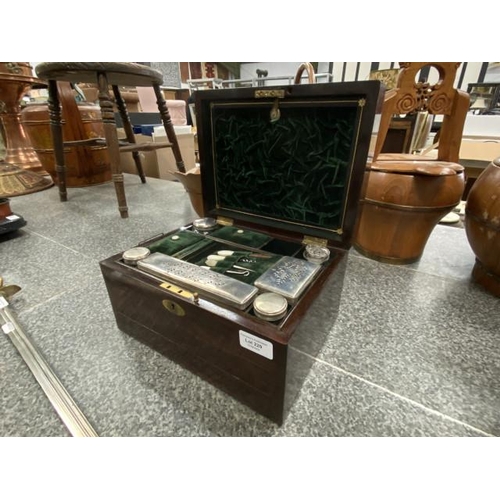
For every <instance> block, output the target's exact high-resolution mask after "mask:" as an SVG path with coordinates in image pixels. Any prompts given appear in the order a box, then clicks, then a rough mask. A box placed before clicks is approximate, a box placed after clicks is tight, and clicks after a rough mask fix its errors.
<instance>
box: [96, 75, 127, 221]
mask: <svg viewBox="0 0 500 500" xmlns="http://www.w3.org/2000/svg"><path fill="white" fill-rule="evenodd" d="M97 82H98V87H99V106H100V107H101V115H102V121H103V125H104V136H105V137H106V145H107V148H108V153H109V159H110V162H111V174H112V179H113V183H114V185H115V191H116V197H117V199H118V210H119V211H120V215H121V217H122V218H123V219H125V218H127V217H128V208H127V199H126V197H125V187H124V185H123V173H122V170H121V166H120V146H119V144H118V134H117V132H116V122H115V116H114V110H113V102H112V100H111V96H110V95H109V88H108V79H107V77H106V74H105V73H97Z"/></svg>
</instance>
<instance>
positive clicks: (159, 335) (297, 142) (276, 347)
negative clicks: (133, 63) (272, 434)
mask: <svg viewBox="0 0 500 500" xmlns="http://www.w3.org/2000/svg"><path fill="white" fill-rule="evenodd" d="M382 97H383V87H382V86H381V84H380V82H378V81H366V82H352V83H325V84H308V85H290V86H284V87H257V88H243V89H224V90H207V91H203V92H198V93H197V95H196V114H197V123H198V140H199V148H200V160H201V176H202V186H203V197H204V208H205V213H206V214H207V216H209V217H212V218H214V219H216V220H217V222H218V225H217V227H216V229H215V230H214V231H210V232H204V231H197V230H195V229H194V227H193V225H192V223H193V221H187V222H186V225H185V226H183V227H182V228H179V229H177V230H176V231H172V232H169V233H166V234H164V235H160V236H157V237H154V238H152V239H151V240H148V241H147V242H137V246H139V247H148V248H149V249H150V251H151V254H150V256H149V257H147V258H146V259H145V260H144V261H141V262H142V263H144V262H147V260H148V259H150V258H151V257H153V256H155V255H158V253H159V252H161V251H164V252H166V253H170V255H173V256H174V257H175V256H181V259H182V260H183V261H184V262H190V263H191V264H193V265H195V266H198V267H196V268H195V271H197V270H198V269H199V270H200V274H203V273H206V270H203V268H202V267H201V265H203V264H204V261H205V260H206V259H207V258H208V256H209V254H214V253H216V252H217V251H219V250H221V249H222V250H226V251H227V250H230V251H235V252H237V254H235V255H239V254H240V253H241V254H244V255H250V257H249V258H246V257H245V258H244V259H243V260H242V261H238V263H239V264H240V267H243V268H245V269H248V268H249V267H250V269H251V270H250V272H249V275H250V277H249V276H239V275H237V274H228V273H227V271H226V272H224V273H222V272H220V273H217V275H222V274H224V276H229V277H231V278H233V279H235V280H245V282H246V283H247V284H249V285H250V286H252V285H253V283H254V282H255V281H256V280H257V278H258V276H255V279H254V275H256V274H258V273H257V271H256V269H257V268H252V266H253V265H254V264H253V262H254V261H258V262H259V263H260V262H262V261H263V260H265V259H269V260H268V262H271V261H272V262H276V260H277V259H279V258H280V256H287V257H294V258H295V259H298V260H300V261H302V263H307V261H306V260H305V259H304V250H305V247H306V246H307V245H314V246H316V247H317V246H319V247H323V248H327V249H328V250H329V251H330V258H329V259H328V260H327V261H326V262H324V263H321V264H317V265H318V270H317V272H316V273H315V274H314V277H313V279H312V280H311V281H310V282H309V283H308V284H307V286H306V288H305V289H304V290H303V292H302V293H301V294H300V296H298V297H297V298H296V299H292V300H290V299H289V300H288V307H287V312H286V314H285V316H284V317H283V318H282V319H280V320H277V321H267V320H265V319H261V318H260V317H257V316H256V315H255V313H254V309H253V305H252V304H253V302H250V303H247V304H246V305H243V306H234V305H233V304H229V305H228V304H227V303H225V302H224V301H223V300H220V299H219V298H218V297H215V298H214V297H213V296H212V294H206V293H204V292H203V290H201V291H200V290H198V289H196V287H191V286H189V280H187V281H186V283H183V282H182V281H183V280H182V277H181V278H180V280H179V277H178V276H177V279H174V280H170V279H166V278H164V277H163V278H162V277H158V276H156V275H153V274H151V273H150V272H148V270H147V269H144V267H142V268H139V264H137V265H134V264H128V263H126V262H125V261H124V259H123V252H121V253H119V254H117V255H114V256H112V257H109V258H108V259H106V260H104V261H102V262H101V263H100V265H101V270H102V273H103V276H104V280H105V282H106V286H107V289H108V293H109V297H110V300H111V304H112V307H113V311H114V314H115V317H116V321H117V324H118V326H119V328H120V329H121V330H122V331H123V332H125V333H127V334H129V335H131V336H133V337H135V338H137V339H138V340H140V341H142V342H144V343H146V344H148V345H150V346H151V347H152V348H154V349H156V350H157V351H159V352H161V353H162V354H164V355H165V356H167V357H168V358H170V359H172V360H174V361H176V362H178V363H179V364H181V365H182V366H183V367H185V368H187V369H188V370H190V371H192V372H193V373H196V374H198V375H199V376H201V377H202V378H204V379H205V380H207V381H209V382H210V383H212V384H213V385H214V386H216V387H218V388H220V389H222V390H224V391H226V392H227V393H228V394H230V395H231V396H233V397H234V398H236V399H237V400H239V401H240V402H242V403H244V404H246V405H248V406H249V407H251V408H253V409H254V410H255V411H257V412H258V413H260V414H262V415H265V416H266V417H268V418H270V419H271V420H272V421H274V422H276V423H277V424H279V425H281V424H282V422H283V420H284V418H285V416H286V414H287V411H288V409H289V408H290V406H291V404H292V403H293V399H294V398H295V396H296V395H297V393H298V391H299V390H300V388H301V385H302V383H303V382H304V380H305V379H306V377H307V373H308V371H309V369H310V367H311V365H312V363H313V362H314V356H315V355H316V354H317V353H318V352H319V351H320V349H321V348H322V346H323V343H324V340H325V338H326V336H327V335H328V333H329V332H330V331H331V329H332V327H333V325H334V322H335V317H336V314H337V312H338V306H339V300H340V293H341V291H342V285H343V279H344V270H345V264H346V257H347V252H348V250H349V248H350V246H351V240H352V236H353V232H354V226H355V222H356V216H357V209H358V203H359V200H360V197H361V191H362V183H363V175H364V172H365V167H366V164H367V161H368V162H369V161H370V156H371V152H370V151H369V149H370V143H372V144H374V141H373V140H372V141H371V139H372V138H373V137H372V134H373V133H374V129H375V128H376V125H375V124H376V123H378V120H376V118H377V114H379V113H380V111H381V106H382ZM245 238H246V239H245ZM191 240H196V241H195V243H192V241H191ZM180 241H185V242H186V245H187V247H186V246H185V247H184V248H183V249H182V250H181V253H180V254H179V253H177V252H178V250H179V248H175V244H178V243H179V242H180ZM200 241H202V242H203V243H201V245H206V246H205V247H204V248H202V249H201V250H194V251H193V252H191V253H190V248H191V246H192V245H198V247H193V248H199V244H198V243H200ZM170 244H172V245H174V248H170V249H168V250H165V248H163V247H162V245H167V247H168V245H170ZM190 245H191V246H190ZM162 248H163V250H162ZM123 250H124V251H126V250H128V249H123ZM161 258H163V257H161ZM252 259H253V260H252ZM248 262H250V264H248ZM294 262H296V261H294ZM181 264H182V263H181ZM307 264H308V263H307ZM182 265H184V264H182ZM258 265H259V264H256V266H258ZM264 265H267V264H264ZM245 266H246V267H245ZM181 267H182V266H181ZM271 267H272V266H271ZM231 269H232V270H233V272H234V269H233V268H231ZM208 272H209V273H212V272H214V273H216V271H212V270H210V271H208ZM258 272H260V271H258ZM195 274H196V273H195ZM190 275H192V273H191V272H190ZM216 281H217V280H215V282H216ZM222 288H225V287H224V286H222ZM261 292H262V291H261V290H260V289H259V291H258V293H259V294H260V293H261ZM299 350H300V351H305V352H307V353H308V355H307V356H306V355H304V354H301V353H300V352H299Z"/></svg>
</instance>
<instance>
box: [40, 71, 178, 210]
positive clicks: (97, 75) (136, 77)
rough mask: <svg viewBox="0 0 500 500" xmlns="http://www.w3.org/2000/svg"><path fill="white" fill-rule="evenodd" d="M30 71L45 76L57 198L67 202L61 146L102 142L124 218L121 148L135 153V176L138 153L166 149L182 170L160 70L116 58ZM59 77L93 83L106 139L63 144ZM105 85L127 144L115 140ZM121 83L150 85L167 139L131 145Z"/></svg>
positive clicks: (110, 104) (124, 202)
mask: <svg viewBox="0 0 500 500" xmlns="http://www.w3.org/2000/svg"><path fill="white" fill-rule="evenodd" d="M35 69H36V73H37V75H38V76H39V77H41V78H44V79H46V80H48V83H49V112H50V118H51V131H52V140H53V145H54V153H55V159H56V171H57V178H58V184H59V197H60V199H61V201H66V200H67V191H66V167H65V162H64V147H65V146H66V147H73V146H82V145H87V146H90V145H96V144H97V145H99V144H105V145H106V147H107V149H108V153H109V158H110V162H111V172H112V179H113V182H114V185H115V190H116V196H117V199H118V209H119V211H120V215H121V217H122V218H126V217H128V207H127V200H126V197H125V188H124V179H123V173H122V171H121V168H120V152H124V151H127V152H131V153H132V154H133V155H134V160H135V161H136V165H137V168H138V171H139V174H141V172H142V166H141V164H140V158H139V151H151V150H155V149H159V148H164V147H170V148H172V152H173V154H174V157H175V160H176V165H177V169H178V170H179V171H180V172H184V171H185V167H184V162H183V161H182V155H181V151H180V148H179V144H178V142H177V137H176V135H175V130H174V127H173V125H172V121H171V119H170V114H169V112H168V109H167V105H166V102H165V99H164V97H163V93H162V91H161V89H160V85H161V84H162V83H163V77H162V75H161V73H160V72H159V71H156V70H153V69H151V68H149V67H147V66H143V65H141V64H136V63H121V62H103V63H100V62H45V63H41V64H39V65H38V66H37V67H36V68H35ZM58 81H67V82H73V83H97V85H98V88H99V106H100V108H101V115H102V120H103V124H104V135H105V140H103V139H102V138H95V139H87V140H84V141H70V142H66V143H64V142H63V134H62V125H61V109H60V102H59V94H58V90H57V82H58ZM110 85H111V86H112V89H113V94H114V97H115V101H116V104H117V106H118V110H119V112H120V115H121V118H122V121H123V127H124V129H125V133H126V136H127V141H128V142H127V143H125V144H122V143H119V141H118V135H117V131H116V122H115V117H114V108H113V101H112V98H111V96H110V94H109V86H110ZM120 86H135V87H153V89H154V92H155V95H156V98H157V103H158V110H159V112H160V116H161V119H162V122H163V126H164V127H165V133H166V134H167V137H168V140H169V142H167V143H145V144H136V142H135V137H134V132H133V129H132V125H131V124H130V120H129V117H128V112H127V108H126V105H125V102H124V100H123V98H122V96H121V93H120V89H119V87H120ZM141 180H142V182H146V179H145V177H144V174H142V175H141Z"/></svg>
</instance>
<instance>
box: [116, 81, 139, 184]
mask: <svg viewBox="0 0 500 500" xmlns="http://www.w3.org/2000/svg"><path fill="white" fill-rule="evenodd" d="M113 93H114V95H115V101H116V105H117V106H118V111H119V112H120V116H121V118H122V122H123V128H124V129H125V135H126V136H127V141H128V142H129V143H131V144H135V142H136V141H135V135H134V130H133V129H132V124H131V123H130V118H129V116H128V111H127V105H126V104H125V101H124V100H123V97H122V95H121V94H120V89H119V88H118V85H113ZM132 157H133V158H134V162H135V166H136V168H137V172H138V173H139V177H140V178H141V182H142V183H143V184H145V183H146V177H145V176H144V170H143V168H142V163H141V156H140V155H139V152H138V151H134V152H133V153H132Z"/></svg>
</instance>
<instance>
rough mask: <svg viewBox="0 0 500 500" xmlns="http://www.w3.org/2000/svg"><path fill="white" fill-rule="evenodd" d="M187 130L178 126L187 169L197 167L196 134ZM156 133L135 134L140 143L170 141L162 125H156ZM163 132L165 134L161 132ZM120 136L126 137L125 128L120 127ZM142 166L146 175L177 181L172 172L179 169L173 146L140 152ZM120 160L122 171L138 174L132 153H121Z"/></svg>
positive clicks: (178, 137) (177, 130) (178, 135)
mask: <svg viewBox="0 0 500 500" xmlns="http://www.w3.org/2000/svg"><path fill="white" fill-rule="evenodd" d="M185 131H186V127H179V128H177V127H176V134H177V142H178V143H179V147H180V150H181V154H182V159H183V160H184V165H185V166H186V171H188V170H191V169H193V168H195V167H196V157H195V136H194V134H192V133H182V132H185ZM155 132H156V133H155V134H154V136H153V137H151V136H149V135H143V134H135V140H136V142H137V143H138V144H142V143H144V142H153V141H154V142H168V141H167V136H166V135H165V130H164V129H163V128H162V127H155ZM161 132H163V134H162V133H161ZM118 137H119V138H121V139H123V138H125V132H124V130H123V129H118ZM139 155H140V158H141V163H142V168H143V170H144V175H145V176H146V177H154V178H156V179H166V180H169V181H176V182H177V179H176V178H175V177H174V176H173V174H172V172H176V171H177V166H176V164H175V157H174V153H173V151H172V148H163V149H157V150H156V151H147V152H144V151H141V152H139ZM120 162H121V168H122V172H125V173H128V174H135V175H137V168H136V166H135V162H134V158H133V156H132V153H120Z"/></svg>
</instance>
